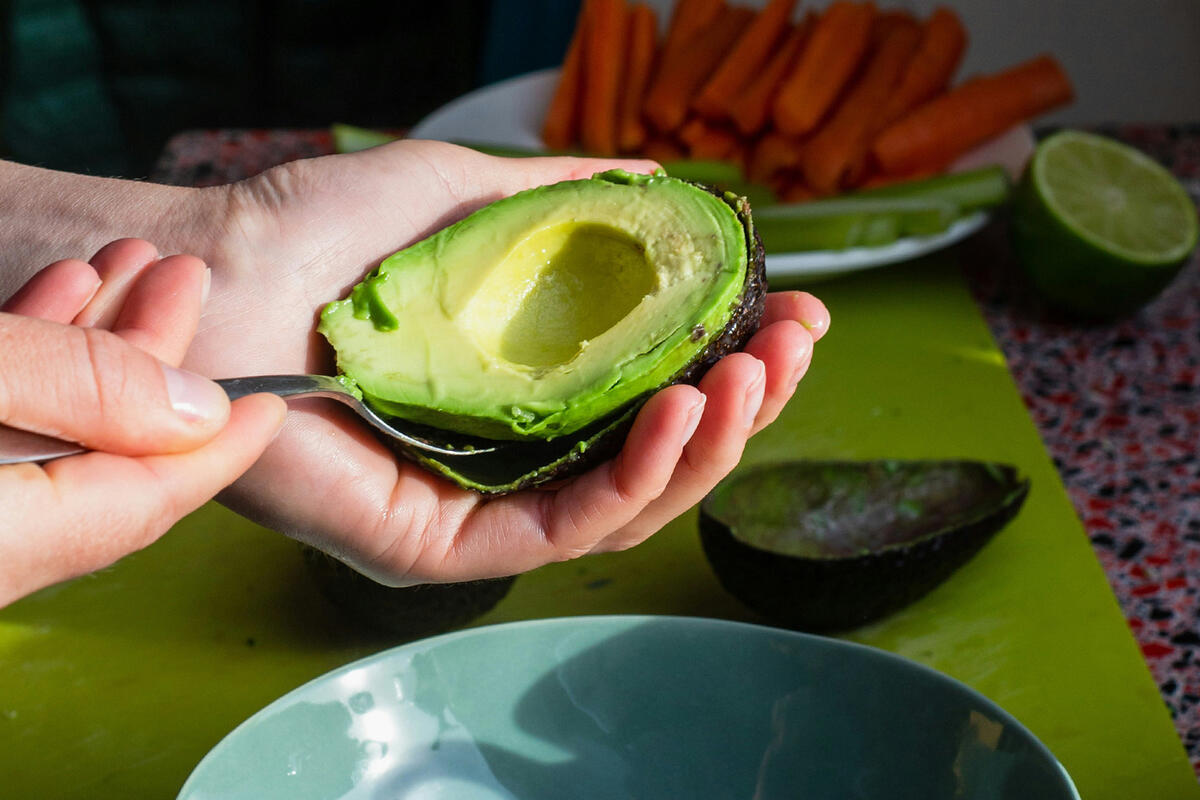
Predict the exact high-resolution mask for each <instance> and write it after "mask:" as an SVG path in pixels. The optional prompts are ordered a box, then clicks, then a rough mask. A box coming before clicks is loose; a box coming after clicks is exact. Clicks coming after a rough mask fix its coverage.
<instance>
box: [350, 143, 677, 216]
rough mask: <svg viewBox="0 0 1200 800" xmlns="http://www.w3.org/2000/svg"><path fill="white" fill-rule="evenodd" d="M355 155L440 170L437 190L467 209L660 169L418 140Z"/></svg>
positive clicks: (638, 162)
mask: <svg viewBox="0 0 1200 800" xmlns="http://www.w3.org/2000/svg"><path fill="white" fill-rule="evenodd" d="M354 155H355V156H363V157H364V158H370V159H373V160H377V162H378V163H379V164H380V166H381V167H382V166H386V165H389V164H392V163H394V162H396V160H397V159H398V158H405V159H408V158H412V157H414V156H415V157H417V158H418V159H420V160H422V161H424V162H426V163H429V164H432V165H436V166H435V169H436V170H437V173H438V178H439V179H440V180H439V183H440V185H439V186H438V188H439V189H440V190H442V191H447V192H449V194H450V196H451V197H453V198H455V199H456V200H457V201H458V202H459V203H460V204H461V205H463V206H464V207H466V208H468V209H469V208H472V207H475V206H478V205H481V204H483V203H488V202H491V201H493V200H496V199H498V198H500V197H506V196H508V195H510V194H515V193H517V192H520V191H523V190H525V189H531V188H533V187H535V186H544V185H546V184H548V183H557V182H558V181H566V180H574V179H577V178H590V177H591V176H593V175H595V174H596V173H597V172H604V171H605V170H610V169H623V170H626V171H627V172H641V173H646V172H652V171H654V170H655V169H657V168H658V164H657V163H656V162H654V161H650V160H648V159H644V158H576V157H573V156H550V157H530V158H503V157H500V156H491V155H486V154H484V153H480V152H478V151H476V150H471V149H470V148H464V147H460V146H458V145H453V144H449V143H447V142H435V141H426V140H413V139H408V140H401V141H398V142H392V143H390V144H386V145H383V146H382V147H375V148H372V149H371V150H365V151H362V152H361V153H355V154H354ZM450 165H453V168H451V167H450Z"/></svg>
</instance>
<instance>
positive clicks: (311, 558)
mask: <svg viewBox="0 0 1200 800" xmlns="http://www.w3.org/2000/svg"><path fill="white" fill-rule="evenodd" d="M301 550H302V552H303V554H304V563H305V565H306V566H307V567H308V572H309V574H310V575H311V576H312V578H313V581H314V582H315V583H316V585H317V587H318V589H319V590H320V591H321V593H322V594H323V595H325V597H326V598H327V599H328V600H329V601H330V602H331V603H333V604H334V605H335V606H337V607H338V609H339V610H340V611H341V612H342V613H343V614H344V615H345V616H346V618H347V621H348V622H350V623H351V624H353V625H355V626H356V627H358V628H361V629H363V630H372V631H379V632H382V633H387V634H391V635H393V636H399V637H401V638H405V639H415V638H418V637H421V636H432V635H434V634H437V633H444V632H445V631H449V630H453V629H455V628H459V627H461V626H463V625H466V624H467V623H468V622H470V621H471V620H473V619H475V618H476V617H479V616H482V615H483V614H485V613H487V612H488V611H490V610H491V609H492V608H493V607H494V606H495V605H496V604H497V603H499V602H500V601H501V600H503V599H504V597H505V595H507V594H508V590H509V589H511V588H512V585H513V583H514V582H515V581H516V579H517V577H516V576H515V575H513V576H509V577H504V578H488V579H485V580H476V581H464V582H462V583H430V584H420V585H417V586H404V587H399V588H397V587H393V586H384V585H383V584H381V583H376V582H375V581H373V580H371V579H370V578H368V577H367V576H365V575H363V574H361V573H359V572H356V571H355V570H353V569H351V568H350V567H349V566H347V565H346V564H344V563H342V562H341V561H338V560H337V559H336V558H334V557H333V556H330V555H327V554H326V553H323V552H321V551H320V550H317V549H316V548H313V547H309V546H308V545H301Z"/></svg>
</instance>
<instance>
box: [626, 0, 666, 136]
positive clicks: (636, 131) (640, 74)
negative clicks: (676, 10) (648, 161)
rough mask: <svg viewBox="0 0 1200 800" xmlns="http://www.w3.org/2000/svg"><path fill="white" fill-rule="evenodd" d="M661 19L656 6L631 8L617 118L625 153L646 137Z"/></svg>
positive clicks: (641, 5) (639, 5) (641, 4)
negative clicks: (646, 101) (646, 103)
mask: <svg viewBox="0 0 1200 800" xmlns="http://www.w3.org/2000/svg"><path fill="white" fill-rule="evenodd" d="M657 38H658V20H657V18H656V17H655V14H654V9H652V8H650V6H648V5H646V4H645V3H638V4H637V5H635V6H633V7H632V8H631V9H630V10H629V34H628V40H629V49H628V50H627V51H626V59H625V73H624V74H625V85H624V87H623V88H622V90H621V96H620V107H619V111H618V122H617V145H618V148H619V149H620V151H621V152H622V153H634V152H637V149H638V148H639V147H641V146H642V143H643V142H645V141H646V126H645V124H644V123H643V122H642V99H643V98H644V97H645V95H646V87H647V85H648V84H649V83H650V72H651V70H652V69H653V68H654V51H655V47H656V46H657Z"/></svg>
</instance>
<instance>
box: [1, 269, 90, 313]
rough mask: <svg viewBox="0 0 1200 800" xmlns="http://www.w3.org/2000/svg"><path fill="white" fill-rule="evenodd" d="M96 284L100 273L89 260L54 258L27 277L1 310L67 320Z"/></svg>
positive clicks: (82, 305)
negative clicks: (59, 259) (51, 262)
mask: <svg viewBox="0 0 1200 800" xmlns="http://www.w3.org/2000/svg"><path fill="white" fill-rule="evenodd" d="M99 288H100V276H99V275H98V274H97V273H96V270H95V268H94V267H93V266H92V265H91V264H89V263H87V262H86V261H80V260H78V259H75V258H68V259H66V260H64V261H55V262H54V263H53V264H51V265H50V266H48V267H45V268H44V269H42V270H41V271H40V272H38V273H37V274H36V275H34V276H33V277H32V278H30V279H29V282H28V283H26V284H25V285H24V286H22V287H21V288H20V289H18V290H17V293H16V294H14V295H13V296H12V297H11V298H9V300H8V302H6V303H5V304H4V305H3V306H0V311H6V312H8V313H10V314H21V315H22V316H26V317H37V318H39V319H47V320H50V321H51V322H61V323H63V324H68V323H70V321H71V320H73V319H75V315H76V314H78V313H79V312H80V311H82V310H83V308H84V307H85V306H86V305H87V304H88V303H89V302H90V301H91V299H92V298H93V297H94V296H95V295H96V291H97V290H98V289H99Z"/></svg>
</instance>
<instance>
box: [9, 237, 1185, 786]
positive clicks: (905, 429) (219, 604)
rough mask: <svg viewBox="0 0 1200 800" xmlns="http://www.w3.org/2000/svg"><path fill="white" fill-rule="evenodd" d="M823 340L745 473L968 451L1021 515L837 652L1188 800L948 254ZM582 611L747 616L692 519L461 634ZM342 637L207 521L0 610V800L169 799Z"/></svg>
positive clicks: (553, 578)
mask: <svg viewBox="0 0 1200 800" xmlns="http://www.w3.org/2000/svg"><path fill="white" fill-rule="evenodd" d="M817 291H818V293H819V294H820V295H821V296H822V297H823V299H824V300H825V301H826V302H827V304H828V305H829V308H830V310H831V312H832V316H833V320H834V323H833V327H832V331H831V332H830V334H829V336H828V337H827V339H826V340H825V341H823V342H822V343H821V345H820V347H819V348H818V351H817V355H816V359H815V362H814V364H813V367H812V371H811V372H810V373H809V376H808V377H807V378H806V379H805V381H804V382H803V384H802V385H801V389H800V391H799V392H798V394H797V395H796V397H795V399H794V400H793V401H792V403H791V404H790V406H789V407H788V409H787V410H786V412H785V413H784V415H783V417H782V418H781V420H780V421H779V422H778V423H776V424H775V425H774V426H773V427H772V428H771V429H769V431H768V432H767V433H766V434H764V435H761V436H759V437H757V438H756V439H755V440H753V441H752V442H751V445H750V448H749V450H748V451H747V454H746V459H745V463H753V462H760V461H764V460H770V459H780V458H797V457H839V458H847V457H850V458H860V457H861V458H873V457H877V456H892V457H950V456H965V457H974V458H984V459H995V460H1001V461H1007V462H1010V463H1013V464H1016V465H1018V466H1019V467H1020V468H1021V469H1022V470H1023V471H1025V472H1026V473H1027V474H1028V475H1029V476H1030V477H1031V478H1032V482H1033V490H1032V492H1031V494H1030V496H1029V499H1028V501H1027V503H1026V505H1025V508H1024V509H1023V511H1022V512H1021V514H1020V516H1019V517H1018V518H1017V519H1016V520H1015V521H1014V522H1013V523H1012V524H1010V525H1009V526H1008V527H1007V528H1006V529H1005V530H1004V531H1002V532H1001V533H1000V534H999V536H997V537H996V538H995V539H994V540H993V541H992V543H991V544H990V545H988V547H987V548H986V549H985V550H984V551H983V552H982V553H981V554H980V555H979V556H978V557H976V558H975V560H974V561H972V562H971V563H970V564H968V565H967V566H966V567H965V568H963V569H962V570H960V571H959V572H958V573H957V574H956V575H955V576H954V577H953V578H951V580H950V581H949V582H947V583H945V584H943V585H942V586H941V587H939V588H938V589H936V590H935V591H934V592H933V593H932V594H930V595H928V596H927V597H926V598H925V599H923V600H921V601H919V602H918V603H917V604H915V605H913V606H911V607H909V608H908V609H906V610H904V611H902V612H900V613H898V614H896V615H895V616H893V617H892V618H890V619H888V620H886V621H885V622H883V623H881V624H878V625H875V626H873V627H871V628H869V629H865V630H861V631H858V632H856V633H855V634H854V635H853V636H852V638H854V639H856V640H858V641H861V642H866V643H868V644H872V645H876V646H879V647H883V648H886V649H888V650H893V651H895V652H898V653H901V654H903V655H905V656H908V657H910V658H913V659H916V660H918V661H921V662H924V663H926V664H929V665H931V666H933V667H935V668H937V669H939V670H941V671H943V672H946V673H948V674H950V675H952V676H954V677H956V678H959V679H960V680H963V681H965V682H966V683H968V684H970V685H972V686H974V687H975V688H977V689H979V690H980V691H982V692H983V693H984V694H986V695H988V696H989V697H991V698H992V699H993V700H995V701H997V702H998V703H999V704H1000V705H1001V706H1003V707H1005V708H1006V709H1008V710H1009V711H1010V712H1012V713H1013V714H1014V715H1015V716H1016V717H1017V718H1018V719H1020V720H1022V721H1023V722H1024V723H1025V724H1026V725H1028V726H1029V727H1030V728H1031V729H1032V730H1033V732H1034V733H1035V734H1036V735H1038V736H1039V737H1040V738H1041V739H1042V740H1043V741H1044V742H1045V743H1046V744H1047V745H1048V746H1049V747H1050V748H1051V749H1052V750H1053V751H1054V752H1055V753H1056V754H1057V755H1058V757H1059V759H1060V760H1061V761H1062V762H1063V764H1064V765H1065V766H1066V768H1067V770H1068V771H1069V772H1070V773H1071V774H1072V776H1073V777H1074V778H1075V781H1076V782H1077V784H1078V786H1079V789H1080V792H1081V794H1082V795H1083V797H1084V798H1086V799H1087V800H1101V798H1113V799H1114V800H1128V798H1134V797H1147V798H1149V797H1154V798H1172V799H1174V798H1185V797H1200V786H1198V784H1197V782H1196V780H1195V778H1194V776H1193V774H1192V771H1191V768H1190V766H1189V764H1188V762H1187V759H1186V756H1185V753H1184V750H1183V747H1182V745H1181V744H1180V741H1179V739H1178V737H1177V735H1176V732H1175V730H1174V728H1173V726H1172V724H1171V720H1170V717H1169V715H1168V713H1167V709H1166V708H1165V706H1164V705H1163V702H1162V699H1161V698H1160V696H1159V693H1158V690H1157V688H1156V687H1155V685H1154V683H1153V681H1152V680H1151V677H1150V674H1149V672H1148V671H1147V669H1146V667H1145V664H1144V663H1143V661H1142V658H1141V654H1140V653H1139V651H1138V649H1137V647H1136V645H1135V643H1134V640H1133V638H1132V637H1131V636H1130V634H1129V631H1128V629H1127V628H1126V625H1125V621H1124V619H1123V618H1122V616H1121V612H1120V609H1119V608H1118V606H1117V603H1116V601H1115V599H1114V597H1113V595H1112V593H1111V591H1110V589H1109V586H1108V583H1107V581H1106V579H1105V576H1104V573H1103V572H1102V570H1101V568H1100V566H1099V564H1098V562H1097V561H1096V559H1095V557H1094V556H1093V554H1092V550H1091V547H1090V545H1089V543H1088V540H1087V538H1086V536H1085V535H1084V532H1083V530H1082V528H1081V526H1080V523H1079V521H1078V519H1077V518H1076V516H1075V513H1074V511H1073V509H1072V507H1071V504H1070V502H1069V500H1068V498H1067V496H1066V493H1065V492H1064V490H1063V487H1062V485H1061V484H1060V483H1059V480H1058V476H1057V474H1056V472H1055V469H1054V467H1053V465H1052V463H1051V462H1050V460H1049V458H1048V457H1047V455H1046V452H1045V450H1044V449H1043V446H1042V443H1041V440H1040V439H1039V437H1038V433H1037V431H1036V429H1035V428H1034V426H1033V424H1032V422H1031V421H1030V419H1029V416H1028V415H1027V413H1026V411H1025V408H1024V406H1023V405H1022V403H1021V400H1020V397H1019V395H1018V393H1017V391H1016V388H1015V386H1014V384H1013V382H1012V379H1011V378H1010V376H1009V373H1008V370H1007V369H1006V367H1005V364H1004V360H1003V357H1002V356H1001V354H1000V353H999V351H998V350H997V349H996V346H995V344H994V343H993V341H992V339H991V336H990V334H989V332H988V329H987V327H986V325H985V324H984V322H983V320H982V318H981V317H980V314H979V312H978V310H977V309H976V306H975V304H974V302H973V301H972V300H971V298H970V296H969V294H968V293H967V292H966V290H965V288H964V286H963V283H962V280H961V278H960V277H959V274H958V272H957V270H956V269H955V268H954V266H953V264H951V263H950V262H949V260H942V261H926V262H922V263H918V264H914V265H908V266H905V267H900V268H892V269H888V270H881V271H876V272H873V273H870V274H864V275H861V276H859V277H855V278H849V279H843V280H839V281H836V282H831V283H826V284H822V285H820V286H819V287H817ZM596 613H661V614H682V615H698V616H715V617H726V618H731V619H752V617H751V616H749V615H748V614H747V612H745V611H744V610H743V609H742V608H741V607H740V606H739V605H738V604H737V602H735V601H734V600H733V599H731V598H730V597H729V596H727V595H726V594H725V593H724V592H723V591H722V589H721V588H720V586H719V585H718V584H717V583H716V581H715V579H714V578H713V576H712V573H711V572H710V570H709V569H708V566H707V564H706V563H705V561H704V556H703V553H702V551H701V550H700V547H699V544H698V539H697V534H696V518H695V512H694V511H692V512H689V513H688V514H685V515H684V516H683V517H681V518H680V519H678V520H676V521H675V522H674V523H672V524H671V525H669V526H668V527H667V528H665V529H664V530H663V531H661V532H660V533H659V534H657V535H656V536H655V537H654V538H652V539H651V540H650V541H649V542H647V543H646V544H644V545H642V546H640V547H637V548H634V549H633V550H631V551H628V552H625V553H619V554H614V555H606V556H598V557H591V558H586V559H583V560H579V561H575V562H570V563H565V564H556V565H552V566H548V567H544V568H542V569H540V570H538V571H536V572H533V573H530V574H528V575H524V576H522V577H521V578H520V579H518V581H517V582H516V585H515V586H514V588H513V590H512V592H511V593H510V594H509V596H508V597H507V598H506V599H505V600H504V601H503V602H502V603H501V604H500V605H499V606H497V607H496V608H495V609H494V610H493V611H492V612H491V613H489V614H488V615H487V616H485V617H484V618H481V619H480V620H478V624H486V623H491V622H501V621H507V620H513V619H526V618H530V617H543V616H560V615H570V614H596ZM395 643H396V642H394V641H388V640H385V639H380V638H376V639H367V638H363V636H362V635H361V634H354V633H352V632H350V631H349V630H348V629H347V628H346V627H345V626H343V625H342V624H340V621H339V617H338V615H337V613H336V612H335V611H334V610H333V609H332V608H331V607H329V606H328V605H327V604H326V603H325V602H324V601H323V600H322V599H321V598H320V597H319V596H318V595H317V594H316V592H315V591H314V590H313V588H312V586H311V585H310V583H309V582H308V580H307V579H306V575H305V571H304V566H303V564H302V562H301V559H300V557H299V554H298V550H297V548H296V547H295V545H294V544H292V543H291V542H289V541H288V540H286V539H284V538H283V537H282V536H279V535H277V534H273V533H271V532H269V531H266V530H263V529H261V528H259V527H257V526H255V525H252V524H250V523H248V522H246V521H244V520H242V519H240V518H238V517H236V516H234V515H233V514H231V513H229V512H228V511H226V510H224V509H223V508H221V507H219V506H216V505H210V506H207V507H205V508H203V509H201V510H200V511H198V512H197V513H195V514H193V515H192V516H190V517H189V518H187V519H185V520H184V521H183V522H181V523H180V524H179V525H178V526H177V527H176V528H175V529H174V530H172V531H171V532H170V533H169V534H168V535H167V536H165V537H164V538H163V539H162V540H161V541H160V542H159V543H157V544H156V545H154V546H152V547H150V548H149V549H147V550H145V551H143V552H141V553H138V554H136V555H134V556H131V557H129V558H127V559H125V560H124V561H122V562H121V563H120V564H118V565H117V566H115V567H113V568H112V569H109V570H107V571H105V572H103V573H101V574H98V575H94V576H90V577H86V578H82V579H79V580H76V581H74V582H71V583H69V584H65V585H62V586H58V587H54V588H51V589H48V590H46V591H43V592H41V593H39V594H37V595H35V596H33V597H30V598H27V599H25V600H24V601H22V602H20V603H17V604H15V605H13V606H11V607H9V608H8V609H6V610H4V611H0V787H3V789H2V790H0V794H2V795H3V796H4V797H15V798H33V797H37V798H44V799H46V800H49V799H50V798H88V800H102V799H103V798H121V799H122V800H125V799H126V798H171V797H174V796H175V792H176V791H177V789H178V787H179V786H180V784H181V783H182V782H183V780H184V778H185V777H186V776H187V774H188V772H189V771H190V770H191V768H192V767H193V766H194V765H195V764H196V762H197V761H198V760H199V759H200V758H201V757H202V756H203V755H204V753H205V752H207V750H208V749H209V748H210V747H211V746H212V745H213V744H215V743H216V742H217V741H218V740H219V739H220V738H221V737H222V736H223V735H224V734H225V733H226V732H228V731H229V730H230V729H232V728H233V727H234V726H236V725H237V724H238V723H239V722H240V721H241V720H242V719H244V718H245V717H247V716H248V715H250V714H251V713H253V712H254V711H255V710H257V709H258V708H260V707H261V706H263V705H265V704H266V703H268V702H269V701H271V700H272V699H274V698H275V697H277V696H279V695H281V694H283V693H285V692H287V691H288V690H290V689H292V688H293V687H295V686H297V685H299V684H301V683H303V682H304V681H306V680H308V679H309V678H312V677H315V676H317V675H319V674H321V673H323V672H325V671H327V670H329V669H331V668H333V667H335V666H338V665H340V664H343V663H346V662H348V661H350V660H352V659H355V658H358V657H361V656H364V655H367V654H368V653H372V652H375V651H377V650H380V649H383V648H385V647H388V646H390V645H391V644H395Z"/></svg>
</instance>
